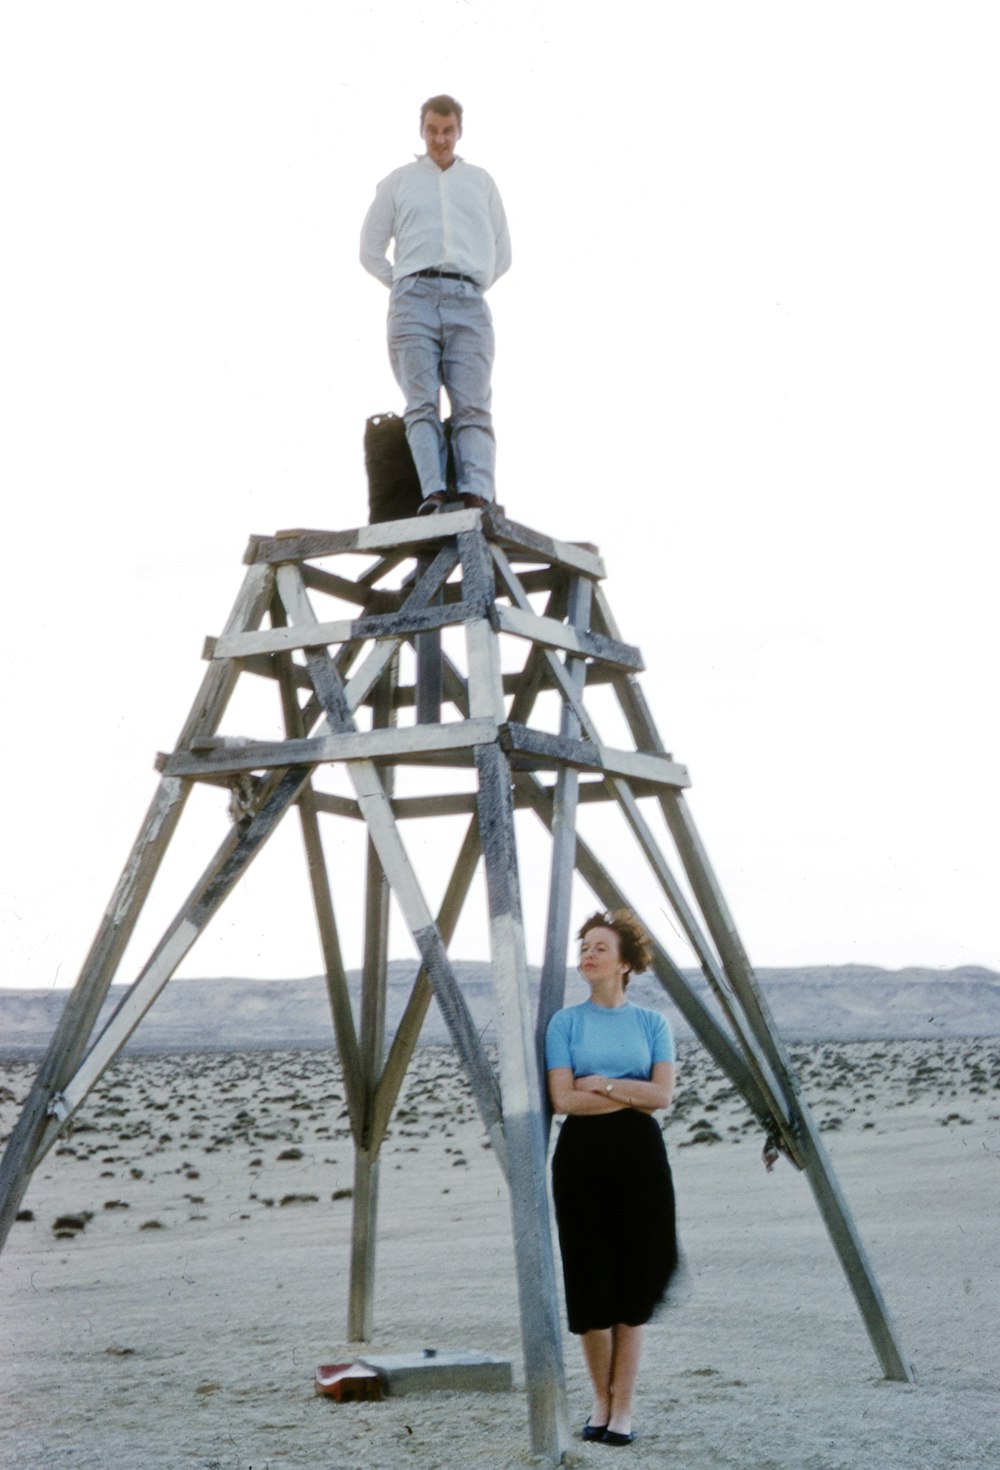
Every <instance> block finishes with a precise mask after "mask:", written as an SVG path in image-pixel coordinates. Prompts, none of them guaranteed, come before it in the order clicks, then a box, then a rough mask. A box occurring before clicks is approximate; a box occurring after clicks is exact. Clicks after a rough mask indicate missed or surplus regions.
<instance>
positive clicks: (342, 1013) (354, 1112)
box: [272, 602, 364, 1143]
mask: <svg viewBox="0 0 1000 1470" xmlns="http://www.w3.org/2000/svg"><path fill="white" fill-rule="evenodd" d="M272 617H273V618H275V619H276V620H277V619H280V618H282V617H284V608H283V606H282V605H281V603H280V602H278V604H277V606H276V607H275V608H274V609H273V610H272ZM275 662H276V664H277V666H278V670H279V673H280V674H281V675H282V680H281V686H280V688H281V704H282V713H283V717H284V721H285V729H286V731H287V732H288V734H289V736H291V737H292V738H301V736H302V711H301V709H300V708H299V703H298V700H297V699H296V697H295V689H294V687H293V685H292V683H291V680H290V678H289V674H290V671H291V669H292V667H293V665H292V660H291V658H290V657H289V656H288V655H287V654H285V655H281V656H279V658H278V659H276V661H275ZM297 806H298V813H299V822H300V826H301V830H302V841H303V845H304V847H305V854H306V868H307V871H308V874H309V884H310V888H311V890H312V898H313V908H314V910H315V914H316V927H317V929H318V931H319V939H320V948H321V950H322V953H323V974H324V978H325V980H326V992H327V999H328V1001H329V1005H330V1016H331V1020H332V1022H333V1030H334V1035H335V1036H336V1040H337V1054H338V1056H339V1058H340V1063H341V1073H342V1076H343V1079H344V1092H345V1094H346V1099H347V1111H348V1116H349V1117H350V1121H351V1131H352V1133H353V1136H354V1140H355V1143H357V1142H359V1141H360V1139H361V1137H362V1134H363V1131H364V1079H363V1076H362V1067H361V1054H360V1048H359V1046H358V1037H357V1032H356V1030H355V1026H354V1014H353V1012H352V1010H351V997H350V992H349V989H348V984H347V971H346V969H345V968H344V958H343V952H342V950H341V947H340V934H339V931H338V929H337V920H336V915H335V913H334V908H333V896H332V894H331V891H330V878H329V873H328V871H327V865H326V854H325V852H324V850H323V842H322V838H321V836H320V830H319V819H318V807H317V802H316V796H315V793H314V791H313V789H312V785H311V783H309V782H307V783H306V785H305V786H304V787H303V788H302V791H301V793H300V795H299V799H298V802H297Z"/></svg>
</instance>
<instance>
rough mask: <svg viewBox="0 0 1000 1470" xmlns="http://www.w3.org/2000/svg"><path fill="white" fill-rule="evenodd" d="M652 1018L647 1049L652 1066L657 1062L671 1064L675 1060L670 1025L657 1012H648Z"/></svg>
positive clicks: (672, 1034)
mask: <svg viewBox="0 0 1000 1470" xmlns="http://www.w3.org/2000/svg"><path fill="white" fill-rule="evenodd" d="M649 1014H650V1016H651V1018H652V1020H651V1025H650V1037H649V1047H650V1053H651V1057H650V1060H651V1062H652V1065H653V1066H654V1067H655V1065H656V1063H657V1062H672V1061H674V1060H675V1056H676V1053H675V1052H674V1033H673V1032H672V1031H671V1029H670V1023H669V1022H668V1021H667V1018H666V1017H665V1016H661V1015H660V1013H659V1011H650V1013H649Z"/></svg>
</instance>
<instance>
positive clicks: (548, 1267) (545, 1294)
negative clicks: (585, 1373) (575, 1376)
mask: <svg viewBox="0 0 1000 1470" xmlns="http://www.w3.org/2000/svg"><path fill="white" fill-rule="evenodd" d="M497 687H498V688H499V678H498V680H497ZM476 766H477V769H478V772H479V834H480V840H481V842H482V848H483V858H484V860H485V865H486V889H487V895H488V899H489V912H490V951H491V956H492V961H493V977H494V985H495V988H496V995H497V1016H496V1029H497V1043H498V1048H499V1055H500V1081H501V1089H502V1094H503V1112H504V1135H505V1137H506V1140H507V1161H508V1170H509V1179H510V1202H511V1222H512V1227H513V1232H514V1259H515V1266H516V1271H517V1282H518V1299H519V1303H520V1312H521V1341H522V1344H523V1348H524V1367H525V1382H526V1385H527V1392H528V1409H529V1417H530V1423H531V1445H532V1449H533V1450H534V1452H535V1454H536V1455H543V1456H546V1457H547V1458H548V1459H550V1461H551V1462H552V1463H553V1464H556V1463H558V1462H559V1460H560V1459H561V1457H562V1454H563V1451H564V1450H565V1449H566V1447H567V1445H568V1423H567V1411H566V1392H565V1386H564V1372H563V1359H562V1331H561V1325H560V1322H559V1307H558V1297H557V1293H556V1277H555V1266H554V1262H553V1254H552V1239H551V1233H550V1228H549V1207H548V1197H547V1192H546V1177H545V1162H546V1134H545V1129H544V1126H543V1122H542V1102H543V1100H542V1082H541V1077H540V1074H539V1068H538V1062H537V1057H536V1054H535V1037H534V1026H533V1024H532V1018H531V1001H530V994H529V990H528V973H527V960H526V957H525V947H524V923H523V918H522V912H521V890H520V881H519V876H518V869H517V843H516V839H515V835H514V808H513V804H512V802H511V798H510V788H511V773H510V768H509V767H508V765H507V761H506V759H505V757H504V755H503V752H502V751H501V749H500V747H499V746H498V745H496V744H494V745H484V746H481V747H480V748H479V749H478V750H477V752H476Z"/></svg>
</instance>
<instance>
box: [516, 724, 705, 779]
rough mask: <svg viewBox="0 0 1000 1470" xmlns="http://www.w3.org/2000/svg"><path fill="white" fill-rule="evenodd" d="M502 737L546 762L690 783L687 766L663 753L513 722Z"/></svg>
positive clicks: (609, 772) (586, 769)
mask: <svg viewBox="0 0 1000 1470" xmlns="http://www.w3.org/2000/svg"><path fill="white" fill-rule="evenodd" d="M500 737H501V741H502V743H503V746H504V748H505V749H506V750H508V751H511V752H516V753H518V754H520V755H530V756H534V757H536V758H537V760H539V761H540V762H542V763H544V764H549V765H560V764H564V765H571V766H575V767H577V768H578V769H579V770H584V771H602V772H604V774H606V775H608V776H618V775H620V776H626V777H632V776H635V777H637V778H638V779H639V780H642V781H645V782H648V783H649V784H651V785H656V786H658V787H667V788H676V787H680V786H687V785H689V784H690V777H689V776H688V773H687V767H686V766H682V765H679V764H678V763H677V762H676V761H670V760H666V759H665V758H664V757H663V756H658V755H647V754H646V753H645V752H642V751H630V750H615V749H614V748H613V747H612V746H609V745H603V746H600V747H599V748H597V747H595V746H594V745H592V744H591V742H590V741H589V740H571V739H569V738H568V737H567V736H565V735H550V734H548V733H547V732H545V731H542V730H529V729H527V728H526V727H525V726H524V725H519V724H515V723H513V722H511V721H508V722H507V723H506V724H505V725H503V726H502V727H501V731H500Z"/></svg>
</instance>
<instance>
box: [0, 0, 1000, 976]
mask: <svg viewBox="0 0 1000 1470" xmlns="http://www.w3.org/2000/svg"><path fill="white" fill-rule="evenodd" d="M998 33H1000V20H998V16H997V10H996V7H995V6H994V5H992V4H975V3H968V4H964V3H955V0H950V3H947V4H945V3H930V4H926V3H919V0H915V3H906V4H904V3H881V4H880V3H878V0H866V3H850V0H848V3H844V0H841V3H838V4H836V5H834V4H810V3H804V0H797V3H788V4H777V3H775V4H767V3H762V4H754V3H747V0H742V3H719V4H713V3H700V4H693V3H689V4H683V5H682V4H671V3H663V4H659V5H653V4H651V3H644V4H633V3H628V0H623V3H619V4H617V5H615V6H613V7H610V8H605V7H602V8H601V9H600V10H596V9H593V10H592V9H591V7H589V6H584V5H580V4H573V3H568V0H567V3H547V0H538V3H527V0H503V3H493V0H468V3H460V0H439V3H438V4H437V5H435V6H432V7H428V6H417V5H414V4H412V3H399V0H393V3H384V0H383V3H379V4H358V3H351V0H341V3H337V4H333V3H330V4H296V3H289V0H285V3H282V4H280V5H279V4H270V5H264V4H254V3H247V0H241V3H239V4H236V3H228V0H223V3H212V0H199V3H185V0H171V3H169V4H166V3H162V4H161V3H142V0H138V3H137V0H131V3H127V4H126V3H123V4H101V3H86V4H79V3H73V4H58V3H51V4H46V5H44V6H39V5H31V4H26V3H21V4H16V3H15V4H10V5H8V6H6V7H5V8H4V11H3V19H2V22H0V123H2V128H0V135H2V138H3V142H2V144H0V148H2V165H0V166H2V178H0V185H2V197H3V201H4V213H5V224H4V229H3V232H2V237H0V249H2V251H3V255H4V268H3V271H2V275H0V281H2V285H0V290H2V293H3V304H2V325H0V353H2V372H3V391H2V413H3V421H4V422H3V431H2V456H3V467H2V469H3V484H4V491H5V494H4V502H5V515H4V520H3V539H4V553H5V554H4V571H5V576H4V586H5V593H6V595H5V598H4V620H3V639H2V677H3V688H4V717H3V721H2V740H3V769H4V772H5V776H6V791H5V801H4V815H3V830H4V842H3V873H2V890H0V933H2V939H3V946H2V956H3V958H2V965H0V984H4V985H29V986H36V987H49V986H53V985H59V986H61V985H67V984H69V983H71V982H72V980H73V979H74V978H75V976H76V973H77V971H78V969H79V966H80V964H81V962H82V959H83V956H84V954H85V952H86V948H87V945H88V943H89V940H90V937H91V935H92V933H93V931H94V929H95V928H96V926H97V923H98V921H99V919H100V915H101V913H102V911H103V908H104V905H105V903H106V902H107V899H108V897H109V895H110V893H111V891H112V888H113V886H114V884H115V882H116V880H117V877H118V873H119V871H120V868H121V865H122V863H123V862H124V860H125V858H126V856H127V853H128V851H129V848H130V846H131V843H132V840H133V837H134V835H135V832H136V830H137V829H138V826H139V823H140V821H141V819H142V816H143V813H144V812H145V809H146V806H147V804H148V802H149V800H150V798H151V796H152V794H153V791H154V789H155V780H156V777H155V774H154V772H153V768H152V761H153V758H154V755H155V753H156V751H157V750H163V749H170V748H171V747H172V746H173V743H174V741H175V739H176V736H177V732H178V730H179V729H180V727H181V725H182V723H183V722H184V719H185V718H186V715H187V713H188V710H189V707H190V705H191V702H192V700H193V698H194V695H195V692H196V690H197V688H198V684H199V682H200V679H201V675H202V664H201V662H200V654H201V647H202V641H203V638H204V636H205V635H206V634H211V633H217V632H218V631H220V629H221V626H222V624H223V622H224V620H225V618H226V616H227V614H228V611H229V609H230V607H231V605H232V602H233V600H234V599H235V596H236V593H237V591H238V588H239V585H240V581H241V577H242V566H241V558H242V554H243V549H244V546H245V543H246V539H247V536H248V534H249V533H250V532H270V531H273V530H275V529H277V528H280V527H284V526H296V525H305V526H324V527H330V528H342V527H348V526H355V525H359V524H362V523H363V521H364V519H365V517H366V488H365V480H364V472H363V464H362V456H361V435H362V430H363V425H364V420H365V418H366V416H367V415H368V414H370V413H373V412H377V411H381V410H385V409H389V408H393V409H398V408H399V407H400V398H399V393H398V390H397V388H396V386H395V384H394V382H393V381H392V378H391V375H390V373H389V369H388V365H387V362H386V358H385V346H384V315H385V307H386V293H385V291H384V289H383V288H382V287H381V286H379V285H378V284H377V283H376V282H375V281H373V280H372V279H370V278H369V277H367V276H366V275H365V274H364V273H363V272H362V271H361V269H360V267H359V265H358V264H357V237H358V230H359V226H360V222H361V219H362V217H363V215H364V212H365V209H366V208H367V206H368V203H369V201H370V198H371V195H372V192H373V190H374V186H375V183H376V181H377V180H378V179H379V178H381V177H382V176H384V175H385V174H386V173H388V172H389V171H390V170H391V169H392V168H394V167H396V166H397V165H398V164H400V163H403V162H405V161H407V159H408V158H410V157H411V156H412V155H413V153H414V152H416V151H418V150H420V148H421V144H420V140H419V137H418V131H417V113H418V109H419V104H420V102H421V101H422V100H423V98H424V97H426V96H428V95H430V94H431V93H433V92H437V91H440V90H446V91H450V92H453V93H454V94H455V95H456V96H458V97H459V98H460V99H461V100H462V101H463V103H464V104H465V107H466V113H467V116H466V129H465V137H464V139H463V141H462V145H461V151H462V152H463V154H464V156H466V157H468V158H469V159H471V160H472V161H474V162H476V163H479V164H482V165H484V166H485V167H487V168H488V169H489V170H490V171H491V172H492V173H493V175H494V177H495V178H496V180H497V182H498V184H499V186H500V188H501V191H502V193H503V197H504V200H505V203H506V206H507V211H508V215H509V219H510V225H511V232H512V236H513V242H514V255H515V260H514V267H513V269H512V271H511V272H510V275H509V276H508V277H506V278H505V279H504V280H503V281H502V282H501V283H500V284H499V285H498V286H497V287H496V289H495V291H494V292H492V293H491V297H490V300H491V305H492V308H493V312H494V317H495V320H496V324H497V334H498V360H497V368H496V375H495V415H496V424H497V431H498V437H499V477H500V497H501V499H502V500H503V502H504V503H505V505H506V506H507V508H508V511H509V512H510V514H511V515H512V516H514V517H515V518H517V519H520V520H523V521H525V522H527V523H528V524H529V525H532V526H534V527H536V528H537V529H539V530H541V531H543V532H546V533H548V534H551V535H554V536H557V537H560V538H564V539H567V540H589V541H593V542H596V543H598V544H599V546H600V547H601V550H602V553H603V555H604V558H605V561H606V564H607V567H608V571H609V577H608V581H607V583H606V589H607V593H608V596H609V598H610V601H611V604H612V607H613V608H614V611H615V613H616V616H617V619H618V622H619V624H620V626H621V628H622V632H623V636H624V637H626V638H627V639H628V640H630V641H632V642H635V643H638V644H639V645H640V646H641V648H642V650H643V653H644V655H645V659H646V663H647V666H648V672H647V674H646V675H645V676H644V687H645V690H646V693H647V696H648V698H649V701H650V703H651V705H652V707H653V710H654V712H655V714H656V717H657V720H658V723H659V726H660V729H661V732H662V734H663V737H664V739H665V741H666V743H667V744H668V745H669V746H670V747H671V749H672V750H673V751H674V752H675V753H676V755H677V757H678V759H681V760H683V761H685V762H686V763H687V764H688V766H689V767H690V770H691V774H692V777H693V781H694V787H693V790H692V792H691V794H690V803H691V806H692V809H693V812H694V815H695V817H696V820H697V821H698V823H699V826H700V828H701V831H702V834H703V836H704V838H705V840H706V843H707V846H708V850H709V852H710V854H711V856H712V859H713V862H714V864H715V867H716V869H717V871H718V874H719V876H720V878H721V881H722V884H723V888H724V890H725V892H726V894H727V896H728V898H729V900H730V904H731V907H732V909H733V911H734V913H735V916H736V919H737V922H738V924H739V927H740V930H741V933H742V935H743V938H744V941H745V943H746V946H747V948H748V950H749V952H750V954H751V957H752V958H753V959H754V960H755V961H756V962H757V963H758V964H761V965H782V964H795V963H800V962H816V963H836V962H847V961H857V962H868V963H875V964H882V965H887V966H900V965H904V964H909V963H922V964H929V965H944V966H952V965H960V964H970V963H971V964H985V965H990V966H1000V930H998V923H997V897H996V895H997V889H998V877H1000V873H998V866H1000V865H998V862H997V859H996V850H997V835H996V834H997V832H998V830H1000V783H998V780H997V774H996V754H995V746H996V740H997V734H998V699H997V675H996V668H997V657H996V627H997V616H996V603H997V595H996V585H995V584H996V570H995V569H996V563H997V535H996V524H995V522H996V510H995V506H996V501H997V489H998V461H1000V452H998V444H997V423H996V421H997V405H998V400H1000V368H998V346H997V344H998V342H1000V285H998V280H1000V272H998V269H997V261H998V260H1000V205H998V193H997V140H998V138H1000V94H998V89H997V86H996V77H997V73H998V66H1000V56H998V46H997V39H998ZM244 733H249V734H267V733H270V732H269V730H263V729H260V728H254V729H252V730H246V731H245V732H244ZM197 796H198V793H196V797H195V800H196V799H197ZM200 810H201V809H200V808H199V813H194V811H193V808H192V815H190V816H189V817H188V818H186V821H187V822H188V823H189V824H190V830H188V828H182V831H183V832H185V833H186V835H185V838H184V840H183V842H181V843H179V844H178V850H177V853H176V855H175V856H176V862H175V863H174V870H175V871H174V876H173V877H171V876H170V874H169V873H168V874H167V875H166V877H167V878H168V880H169V883H173V884H174V885H175V888H174V889H171V890H170V892H168V894H167V909H165V910H164V913H165V914H166V916H167V917H169V916H170V915H171V914H172V913H173V908H174V906H175V902H176V898H177V897H179V896H180V895H181V894H182V893H183V892H185V891H186V890H187V888H188V887H189V886H190V884H191V883H192V882H193V880H194V878H195V876H196V875H197V872H198V871H199V870H200V867H201V865H202V864H203V862H204V861H205V860H207V858H208V856H209V853H210V851H211V849H212V848H213V847H214V845H215V843H216V842H217V841H218V840H220V839H221V837H222V835H223V829H222V828H221V827H220V826H219V825H218V822H219V821H221V817H220V814H219V807H218V803H217V802H216V803H215V804H214V805H213V804H212V802H211V801H210V800H209V804H208V807H207V808H206V812H205V815H204V816H202V815H201V814H200ZM532 840H533V839H532V838H530V837H528V836H526V837H525V849H524V866H525V873H526V888H528V889H529V890H530V893H529V898H528V918H529V935H530V936H531V945H532V953H531V954H530V956H529V957H530V958H531V959H532V960H538V959H539V958H540V948H539V946H538V942H537V933H538V928H539V925H540V922H541V918H542V917H543V914H542V906H541V904H540V902H539V899H538V896H537V895H538V893H539V892H541V891H542V890H543V889H544V879H543V877H542V876H541V873H542V869H541V866H540V865H541V861H542V856H541V853H540V851H536V848H535V847H533V846H532ZM414 844H415V851H416V852H417V856H418V861H419V862H422V863H423V865H424V871H425V872H426V874H427V877H428V886H429V887H430V888H432V889H433V886H434V882H436V881H437V877H436V874H437V869H438V867H439V866H440V861H439V858H438V855H437V853H436V849H435V846H434V842H433V840H432V839H429V838H424V837H416V836H415V837H414ZM605 856H606V857H607V858H608V859H609V861H612V860H616V864H615V862H613V865H616V870H617V871H618V872H619V875H620V876H622V877H624V878H626V880H627V875H628V873H629V872H630V869H631V867H632V866H634V867H635V868H636V869H638V868H639V867H641V863H640V860H639V859H638V858H635V859H632V858H628V857H627V854H625V849H624V848H622V849H621V852H619V851H618V850H617V849H616V850H615V851H613V852H612V851H608V852H606V853H605ZM331 860H332V864H333V866H334V869H335V876H336V882H337V885H338V886H337V889H336V895H337V901H338V916H339V918H340V920H341V924H342V926H343V929H344V935H345V949H346V953H347V959H348V962H349V963H352V964H354V963H357V960H358V956H359V946H358V937H359V928H358V923H357V920H356V917H355V916H356V914H357V912H358V907H357V884H356V871H357V862H356V860H355V859H354V858H353V857H352V855H351V853H350V852H349V851H348V849H347V847H345V848H344V849H343V850H337V851H335V852H334V853H332V854H331ZM431 870H434V873H433V876H432V872H431ZM637 882H640V880H639V879H638V877H637ZM168 886H169V885H168ZM170 893H173V894H174V895H175V897H174V898H173V899H171V897H170ZM577 906H578V909H579V911H580V913H581V916H582V914H583V913H585V912H586V911H587V910H588V908H589V905H588V903H587V901H586V895H585V894H583V893H581V895H579V898H578V905H577ZM167 910H169V912H167ZM652 916H655V910H654V911H653V913H651V917H652ZM149 922H150V923H151V924H152V926H153V928H152V929H151V930H150V938H149V940H148V941H146V940H144V939H142V940H137V945H140V947H141V943H145V945H146V949H145V950H144V951H143V952H142V953H138V951H137V952H136V961H137V962H139V961H141V960H142V959H143V958H144V955H145V952H147V951H148V947H149V943H151V942H152V940H153V939H155V938H156V937H157V936H158V934H159V930H160V927H162V926H161V925H160V924H159V921H158V920H157V919H156V917H155V915H151V917H150V921H149ZM154 930H155V932H153V931H154ZM663 933H664V937H665V938H667V939H668V940H670V939H671V933H670V930H669V927H668V926H666V925H664V930H663ZM673 949H674V953H675V954H676V956H677V958H678V959H679V960H680V961H681V962H682V963H690V955H689V952H688V951H687V950H686V949H685V948H683V947H682V946H679V945H674V946H673ZM409 952H410V946H409V945H408V942H407V941H406V939H405V937H404V936H403V935H402V934H401V932H400V931H399V930H398V927H397V930H396V931H395V939H394V953H397V954H407V953H409ZM453 952H454V953H456V955H458V956H459V957H462V958H474V957H479V956H485V955H486V954H487V952H488V941H487V936H486V932H485V930H484V928H483V927H482V924H481V922H479V920H478V919H477V917H476V915H475V914H470V918H469V921H468V922H467V923H466V924H465V925H464V926H463V928H462V929H461V931H460V933H459V935H458V937H457V939H456V943H455V945H454V947H453ZM318 968H319V959H318V950H317V946H316V941H315V937H314V926H313V921H312V918H311V915H310V910H309V907H308V904H307V902H306V900H305V884H304V877H303V870H302V860H301V857H300V854H299V842H298V836H297V832H296V831H295V829H294V827H293V826H292V824H291V823H290V824H289V829H288V831H287V832H286V833H283V834H281V836H280V839H279V840H278V841H277V843H276V847H275V851H274V854H273V855H272V854H271V853H270V852H268V853H265V854H264V855H263V856H262V858H261V860H260V862H259V864H258V865H257V867H255V869H254V870H253V871H252V873H251V875H250V878H249V879H248V880H247V890H246V893H245V894H244V895H242V896H241V897H234V899H233V900H232V902H231V903H230V904H229V905H227V907H226V908H225V909H224V910H223V911H222V913H221V914H220V915H219V917H218V919H217V920H216V921H215V923H214V925H213V926H212V928H211V929H210V930H209V932H208V933H207V934H206V935H205V936H204V938H203V939H202V940H201V941H200V943H199V945H198V946H197V947H196V949H195V951H194V953H193V955H192V956H191V959H190V960H189V962H188V964H187V965H186V966H185V969H184V971H183V973H188V974H197V973H202V974H217V973H227V974H250V975H255V974H256V975H269V976H278V975H286V974H287V975H300V974H309V973H315V972H316V971H317V970H318ZM134 971H135V966H133V968H132V972H131V973H128V972H127V970H123V971H122V973H121V975H120V977H119V978H121V979H131V978H132V977H133V974H134Z"/></svg>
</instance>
